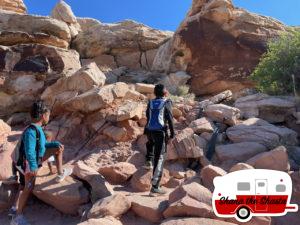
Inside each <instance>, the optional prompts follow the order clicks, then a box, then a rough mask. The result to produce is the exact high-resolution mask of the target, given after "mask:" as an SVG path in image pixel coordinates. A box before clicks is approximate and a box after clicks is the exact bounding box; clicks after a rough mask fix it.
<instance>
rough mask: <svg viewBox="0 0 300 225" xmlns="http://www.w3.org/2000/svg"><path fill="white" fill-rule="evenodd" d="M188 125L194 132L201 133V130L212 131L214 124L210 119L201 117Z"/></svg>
mask: <svg viewBox="0 0 300 225" xmlns="http://www.w3.org/2000/svg"><path fill="white" fill-rule="evenodd" d="M189 127H190V128H192V129H193V131H194V132H195V133H197V134H201V133H203V132H213V131H214V127H215V126H214V124H213V122H212V121H211V120H210V119H208V118H206V117H202V118H200V119H197V120H194V121H193V122H191V123H190V125H189Z"/></svg>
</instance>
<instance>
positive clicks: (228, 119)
mask: <svg viewBox="0 0 300 225" xmlns="http://www.w3.org/2000/svg"><path fill="white" fill-rule="evenodd" d="M204 114H205V115H206V116H207V117H209V118H210V119H212V120H213V121H217V122H221V123H225V124H228V125H230V126H233V125H236V124H237V120H238V119H239V118H240V110H239V109H237V108H233V107H230V106H227V105H224V104H214V105H208V106H207V107H206V108H205V109H204Z"/></svg>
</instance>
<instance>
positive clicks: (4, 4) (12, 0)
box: [0, 0, 26, 14]
mask: <svg viewBox="0 0 300 225" xmlns="http://www.w3.org/2000/svg"><path fill="white" fill-rule="evenodd" d="M0 9H2V10H7V11H11V12H15V13H21V14H23V13H26V6H25V4H24V2H23V0H1V1H0Z"/></svg>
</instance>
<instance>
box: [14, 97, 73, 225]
mask: <svg viewBox="0 0 300 225" xmlns="http://www.w3.org/2000/svg"><path fill="white" fill-rule="evenodd" d="M49 117H50V110H49V109H47V107H46V106H45V105H44V102H43V101H37V102H35V103H34V104H33V106H32V109H31V119H32V124H31V125H30V126H28V127H27V128H26V129H25V131H24V132H23V134H22V139H21V141H20V145H19V147H18V148H17V149H16V150H15V152H16V153H15V155H16V156H15V166H16V168H17V170H18V172H19V182H20V191H19V193H18V196H17V198H16V207H15V208H14V209H13V208H12V209H11V210H10V214H11V215H12V216H13V219H12V221H11V225H28V224H29V223H28V222H27V221H26V219H25V217H24V216H23V210H24V208H25V205H26V203H27V200H28V198H29V196H30V194H31V192H32V191H33V188H34V184H35V179H36V176H37V172H38V169H39V168H40V167H41V166H42V162H44V161H46V160H47V159H49V158H50V157H51V156H54V158H55V161H56V166H57V173H58V175H57V178H56V181H57V182H62V181H63V180H64V179H65V178H66V177H67V176H69V175H71V174H72V169H63V168H62V159H63V151H64V146H63V145H62V144H60V143H59V142H57V141H52V142H47V140H46V137H45V133H44V131H43V128H42V126H43V125H46V124H47V123H48V122H49ZM14 214H15V215H14Z"/></svg>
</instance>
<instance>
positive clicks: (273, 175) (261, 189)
mask: <svg viewBox="0 0 300 225" xmlns="http://www.w3.org/2000/svg"><path fill="white" fill-rule="evenodd" d="M214 186H215V190H214V193H213V199H212V201H213V202H212V205H213V209H214V212H215V214H216V215H217V216H218V217H224V218H230V217H235V218H236V219H237V220H238V221H240V222H248V221H249V220H251V218H252V216H284V215H285V214H286V213H288V212H297V211H298V205H296V204H290V200H291V194H292V180H291V178H290V176H289V175H288V174H287V173H284V172H281V171H275V170H261V169H253V170H252V169H251V170H241V171H236V172H233V173H229V174H227V175H225V176H222V177H216V178H215V179H214Z"/></svg>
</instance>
